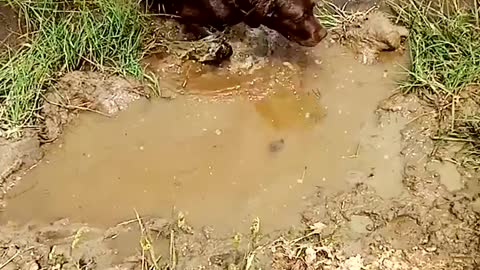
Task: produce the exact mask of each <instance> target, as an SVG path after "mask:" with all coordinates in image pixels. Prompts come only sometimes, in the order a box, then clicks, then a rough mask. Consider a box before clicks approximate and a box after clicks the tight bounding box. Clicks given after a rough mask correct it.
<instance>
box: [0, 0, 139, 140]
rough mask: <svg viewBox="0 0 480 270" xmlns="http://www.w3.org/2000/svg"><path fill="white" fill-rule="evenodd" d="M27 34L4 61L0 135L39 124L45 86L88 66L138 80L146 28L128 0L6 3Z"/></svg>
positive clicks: (0, 80) (0, 84)
mask: <svg viewBox="0 0 480 270" xmlns="http://www.w3.org/2000/svg"><path fill="white" fill-rule="evenodd" d="M6 2H7V3H8V4H9V5H10V6H12V7H13V8H14V9H15V10H17V11H18V12H19V17H20V20H21V23H22V25H23V26H24V27H23V28H24V29H25V30H26V31H25V32H26V34H25V35H24V36H23V37H22V41H24V43H23V45H22V46H21V47H20V48H15V49H12V50H9V51H7V52H4V53H3V54H2V55H1V57H0V65H1V66H0V131H2V130H3V132H4V134H7V135H8V134H9V133H12V132H16V131H19V130H21V128H22V127H25V126H29V125H32V124H35V121H36V118H37V117H36V114H37V111H38V108H39V106H40V103H41V94H42V92H43V91H44V89H45V87H46V86H48V84H49V83H50V82H52V80H54V79H55V78H56V77H57V75H58V74H61V73H64V72H68V71H72V70H77V69H80V68H82V67H85V66H89V67H91V68H94V69H97V70H101V71H108V72H111V73H116V74H122V75H125V76H133V77H136V78H140V77H142V75H143V70H142V67H141V66H140V59H141V58H142V42H143V41H144V39H145V36H146V34H147V32H148V29H149V27H148V24H147V23H146V21H145V20H144V18H143V15H142V13H141V12H140V10H139V9H138V7H137V4H136V1H129V0H89V1H87V0H73V1H67V0H8V1H6Z"/></svg>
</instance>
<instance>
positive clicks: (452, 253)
mask: <svg viewBox="0 0 480 270" xmlns="http://www.w3.org/2000/svg"><path fill="white" fill-rule="evenodd" d="M363 2H365V1H363ZM364 4H365V3H364ZM367 4H368V3H367ZM1 14H3V15H4V16H9V15H8V14H10V13H9V12H5V11H4V10H3V9H2V10H1ZM12 14H13V13H12ZM375 14H380V13H375ZM372 16H380V17H377V19H374V20H373V21H374V22H375V21H377V22H378V21H383V20H385V18H386V17H383V15H372ZM12 20H13V19H12ZM369 21H370V22H369V23H367V24H366V25H369V26H368V27H370V26H372V25H374V23H372V20H369ZM370 23H372V24H370ZM381 25H382V27H381V28H374V29H376V30H375V31H370V30H365V29H370V28H368V27H367V28H360V29H364V30H358V31H359V32H355V33H354V34H352V35H355V36H356V37H362V38H361V39H360V40H359V39H355V38H350V39H348V41H349V42H350V41H352V40H353V43H351V44H360V45H359V46H358V47H356V48H361V49H360V50H356V49H355V47H351V46H350V47H349V48H350V49H349V50H346V49H344V48H343V47H342V46H340V45H339V44H337V43H334V41H335V37H333V41H325V42H324V43H322V44H321V45H320V47H319V48H317V49H315V50H313V51H311V50H306V49H304V48H299V47H298V46H295V45H292V44H289V43H287V42H286V41H285V40H284V39H282V38H281V37H280V36H278V35H276V34H275V33H271V32H270V31H268V30H265V29H260V30H258V29H257V30H249V29H247V30H245V29H244V28H242V27H238V28H234V30H233V33H232V35H233V36H234V37H235V38H231V39H230V40H229V43H230V45H231V46H232V48H233V55H232V56H231V61H229V62H227V63H224V64H222V65H221V66H220V67H216V68H214V67H209V66H204V65H199V64H195V63H192V62H189V61H187V62H185V63H183V62H180V61H178V60H176V59H174V58H171V57H164V55H162V56H153V57H151V58H149V59H146V61H145V63H146V65H147V66H148V67H149V69H150V70H151V72H152V74H155V75H156V78H157V79H158V81H159V82H160V84H159V86H157V87H159V89H158V90H159V92H160V93H161V96H162V97H164V98H165V99H161V100H153V99H146V97H148V95H147V94H146V93H147V90H146V89H147V88H148V87H146V86H142V85H141V84H139V82H133V81H128V80H125V79H122V78H119V77H115V76H107V75H103V74H99V73H94V72H84V71H81V72H80V71H78V72H73V73H70V74H66V75H65V76H63V77H62V78H60V79H59V80H58V82H57V83H56V85H55V86H54V87H52V89H50V90H49V91H48V92H47V94H46V99H45V101H44V106H43V108H42V110H41V116H42V119H43V121H41V128H40V129H38V130H39V131H38V130H36V131H31V130H27V131H25V136H24V137H23V138H21V139H17V140H12V139H8V140H7V139H2V141H0V153H2V155H1V157H0V180H1V186H2V190H3V198H2V204H3V205H5V208H4V211H3V213H2V216H1V220H2V221H3V225H1V226H0V269H32V270H33V269H145V267H146V266H145V264H148V266H152V265H156V266H157V268H160V267H161V266H164V265H166V264H169V265H170V267H171V268H170V269H172V268H176V269H345V270H346V269H349V270H353V269H359V270H360V269H478V268H479V267H480V233H479V232H480V182H479V180H478V179H480V177H479V176H478V173H476V172H474V171H471V170H468V169H466V168H465V167H461V166H460V164H458V163H452V160H454V159H453V158H452V157H453V156H454V155H455V153H456V152H455V151H453V150H454V149H456V148H459V147H461V145H460V146H458V145H452V144H448V145H440V146H439V145H438V144H435V143H434V141H432V140H431V139H430V138H431V136H433V135H435V134H436V132H437V129H438V128H439V127H438V121H437V119H436V115H435V111H433V110H432V109H431V108H429V107H428V106H426V105H425V104H423V103H422V102H421V100H419V99H418V98H417V97H415V96H412V95H408V96H402V95H393V96H392V95H391V90H393V89H394V85H395V81H396V80H397V79H400V78H402V77H401V76H395V72H396V71H397V70H398V65H397V64H393V63H397V62H401V63H403V61H404V60H405V59H404V56H402V53H403V49H402V48H401V47H402V46H403V45H399V43H397V41H398V40H399V39H400V38H401V37H402V36H403V35H404V32H403V29H400V28H397V27H396V26H395V27H390V26H388V25H389V23H387V24H381ZM386 25H387V26H386ZM384 26H385V27H386V28H384ZM2 27H4V26H3V25H2V26H0V29H2ZM399 29H400V30H399ZM2 31H4V30H3V29H2ZM0 33H3V32H0ZM350 33H352V32H350ZM391 33H395V34H394V35H393V36H394V37H393V39H390V38H391V37H392V35H390V34H391ZM383 34H385V35H383ZM345 37H352V36H348V35H346V36H345ZM365 41H368V42H365ZM253 44H255V45H253ZM379 44H382V45H379ZM385 44H387V45H389V46H387V47H384V45H385ZM352 49H353V50H352ZM365 49H369V50H368V54H365ZM385 49H388V50H390V49H393V50H395V52H393V53H390V52H383V50H385ZM359 52H360V53H361V54H362V53H363V54H362V55H364V56H365V55H367V56H368V57H367V58H368V59H369V60H368V61H362V63H358V62H356V61H355V57H354V55H355V53H359ZM371 52H373V53H371ZM370 56H373V58H370ZM361 59H366V58H365V57H362V58H361ZM371 59H375V60H374V61H373V60H372V61H370V60H371ZM392 59H396V61H397V62H395V61H392ZM366 64H369V65H366ZM352 73H353V74H352ZM349 74H350V75H349ZM149 87H152V86H151V85H150V86H149ZM472 91H476V90H474V89H472ZM291 93H295V94H294V95H293V94H291ZM252 104H254V105H252ZM318 104H321V106H319V105H318ZM477 105H478V104H475V103H474V102H473V103H472V104H471V106H467V107H466V108H467V109H464V110H463V111H461V113H462V114H465V115H472V114H475V113H476V112H478V106H477ZM80 112H81V113H80ZM106 118H108V119H107V120H106ZM110 118H111V119H110ZM212 119H213V120H212ZM214 120H215V121H214ZM143 123H144V124H143ZM172 127H175V128H172ZM347 131H348V132H347ZM127 133H128V136H127ZM205 134H206V135H205ZM123 135H125V136H123ZM119 148H120V149H119ZM105 149H106V150H105ZM192 149H193V150H192ZM212 149H214V150H212ZM215 149H216V150H215ZM214 151H220V152H218V153H219V154H215V152H214ZM199 152H200V153H202V156H201V157H199V159H195V158H196V157H197V155H198V153H199ZM232 157H235V159H238V160H244V159H245V160H247V162H246V163H242V162H239V163H232V162H231V160H232ZM456 160H458V159H456ZM39 161H40V162H39ZM135 161H138V163H137V162H135ZM248 161H250V162H248ZM195 162H197V163H195ZM261 164H264V165H261ZM162 166H163V167H162ZM137 167H138V168H137ZM164 167H166V168H171V170H172V171H171V172H170V171H167V172H165V169H164ZM190 167H195V168H207V167H208V170H207V169H205V170H203V169H202V170H200V171H195V170H193V171H189V168H190ZM144 169H148V170H149V171H150V172H151V173H150V174H147V173H145V171H144ZM156 170H158V171H156ZM137 171H142V173H139V172H137ZM113 173H116V174H113ZM130 173H131V175H129V174H130ZM170 173H171V174H170ZM180 173H182V175H183V176H182V177H179V176H180ZM212 174H213V176H212ZM117 175H118V176H121V177H124V176H125V178H123V179H126V180H127V181H126V182H122V181H123V179H122V181H117V180H115V181H116V182H111V179H110V178H113V177H114V176H115V177H116V176H117ZM172 175H173V176H174V178H173V179H174V180H170V179H172V178H171V176H172ZM189 175H190V176H189ZM232 175H233V176H235V177H238V180H236V181H232V183H230V181H226V180H225V179H229V180H230V178H229V177H232ZM119 179H120V178H119ZM132 179H134V180H135V181H133V184H132ZM164 179H165V180H164ZM292 181H293V183H295V184H292ZM234 182H235V183H234ZM239 182H240V183H239ZM206 183H208V184H206ZM293 186H294V188H292V187H293ZM177 190H180V191H177ZM147 191H153V192H150V193H149V192H147ZM171 194H174V195H173V197H172V199H169V196H171ZM74 195H77V197H75V196H74ZM7 203H8V204H7ZM172 205H173V206H175V208H174V210H173V211H172V210H171V209H172V207H171V206H172ZM245 205H246V206H245ZM132 208H135V209H137V208H138V209H139V210H140V213H141V214H142V215H141V217H140V216H137V217H135V215H132V210H131V209H132ZM184 209H188V210H190V211H189V212H190V213H186V212H185V213H184V212H182V211H184ZM213 209H215V210H213ZM233 209H236V210H233ZM267 210H268V211H267ZM172 212H173V213H172ZM252 213H255V215H252ZM158 216H160V217H158ZM255 216H261V217H262V218H260V219H255V218H254V217H255ZM58 217H62V218H61V219H58ZM65 217H66V218H65ZM125 220H126V221H125ZM252 221H253V222H252ZM250 222H252V224H251V225H250ZM289 225H293V226H289ZM249 226H251V228H250V231H249V230H248V229H249V228H248V227H249ZM232 231H233V232H236V233H232ZM139 242H140V244H139Z"/></svg>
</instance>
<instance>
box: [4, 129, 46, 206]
mask: <svg viewBox="0 0 480 270" xmlns="http://www.w3.org/2000/svg"><path fill="white" fill-rule="evenodd" d="M0 153H1V155H0V186H1V187H2V195H1V196H2V197H3V195H4V194H5V192H7V190H8V189H10V188H11V187H12V185H13V183H14V182H15V180H17V179H16V178H20V175H19V172H20V171H24V170H26V169H28V168H30V167H32V166H33V165H35V164H36V163H37V162H38V161H39V160H40V159H41V158H42V157H43V151H42V150H41V149H40V141H39V140H38V139H37V138H36V137H34V136H31V137H25V138H23V139H19V140H5V139H1V138H0Z"/></svg>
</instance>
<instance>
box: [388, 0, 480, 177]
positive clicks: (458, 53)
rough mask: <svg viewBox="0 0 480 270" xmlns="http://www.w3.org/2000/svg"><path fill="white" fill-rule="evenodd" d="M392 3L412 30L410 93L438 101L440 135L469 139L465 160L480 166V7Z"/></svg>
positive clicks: (441, 1)
mask: <svg viewBox="0 0 480 270" xmlns="http://www.w3.org/2000/svg"><path fill="white" fill-rule="evenodd" d="M390 6H391V7H392V8H393V10H394V12H396V14H397V15H398V21H399V22H400V23H402V24H404V25H406V26H407V27H408V28H409V29H410V36H409V48H410V54H411V57H410V58H411V59H412V63H411V68H410V71H409V74H410V78H409V80H408V81H405V82H403V83H402V85H401V88H402V89H403V90H404V92H405V93H415V94H417V95H419V96H420V97H422V99H423V100H425V101H427V102H428V103H429V104H430V105H431V106H433V107H434V108H435V109H436V110H437V112H438V116H439V122H440V125H439V126H440V128H439V131H438V135H437V136H436V137H435V139H437V140H439V141H455V142H463V143H465V147H464V149H463V151H462V155H460V156H461V158H460V159H461V163H463V165H470V166H472V167H475V168H480V118H479V115H480V86H479V85H480V10H479V8H478V5H476V4H473V5H466V4H465V3H462V2H460V1H458V0H453V1H452V0H448V1H447V0H437V1H421V0H398V1H391V2H390Z"/></svg>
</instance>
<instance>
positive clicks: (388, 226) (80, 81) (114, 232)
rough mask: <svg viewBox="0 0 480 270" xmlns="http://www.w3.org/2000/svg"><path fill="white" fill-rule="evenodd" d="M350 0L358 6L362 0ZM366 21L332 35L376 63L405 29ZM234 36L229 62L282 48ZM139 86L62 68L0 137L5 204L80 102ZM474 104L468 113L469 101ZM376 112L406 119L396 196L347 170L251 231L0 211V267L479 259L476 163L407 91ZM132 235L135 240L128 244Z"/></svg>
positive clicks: (444, 263) (466, 264) (312, 265)
mask: <svg viewBox="0 0 480 270" xmlns="http://www.w3.org/2000/svg"><path fill="white" fill-rule="evenodd" d="M357 2H358V3H357V4H359V5H360V7H364V6H365V5H367V4H368V3H370V2H368V1H364V2H365V3H363V6H362V3H360V2H362V1H357ZM13 15H14V14H13V13H12V12H11V11H8V10H7V9H4V8H2V9H0V21H5V22H10V23H6V24H4V23H2V24H0V25H1V26H0V39H1V40H3V39H4V38H5V37H7V36H8V34H7V33H9V31H10V30H11V29H12V28H11V27H12V26H11V25H15V24H13V22H14V21H15V18H14V17H13ZM373 16H378V17H374V19H373V21H375V20H380V21H382V22H384V18H383V17H382V16H381V15H373ZM370 18H371V17H370ZM368 22H369V23H368V25H367V26H366V27H364V28H360V30H359V29H356V30H355V31H352V32H346V33H345V32H344V33H343V34H344V35H343V36H341V35H340V36H338V35H337V36H335V35H334V36H333V39H332V41H331V42H332V43H333V42H342V38H344V39H345V40H346V41H348V42H346V43H343V44H345V45H347V46H349V47H350V48H352V49H353V50H354V51H355V52H356V53H358V54H359V55H360V57H359V61H360V62H362V63H364V64H370V65H375V63H376V61H377V60H378V59H377V57H378V55H379V54H380V51H383V50H397V49H399V48H400V47H401V45H400V38H403V37H404V36H405V35H407V34H406V33H405V32H404V29H403V28H396V26H395V27H393V28H392V27H390V28H380V29H379V28H375V29H377V30H376V31H373V32H372V31H370V30H369V29H370V28H368V27H371V25H370V24H372V23H373V22H372V19H370V20H368ZM381 25H385V24H384V23H382V24H381ZM392 29H393V30H392ZM239 31H240V30H239ZM379 33H380V34H379ZM391 33H394V34H393V35H392V34H391ZM258 35H264V36H263V38H262V37H260V38H259V37H258ZM385 36H387V37H389V38H385ZM352 37H353V38H352ZM358 37H364V38H360V39H358ZM356 38H357V39H356ZM258 40H260V42H259V41H258ZM352 40H353V41H352ZM392 40H393V41H392ZM248 41H250V42H251V43H256V44H257V47H256V48H255V52H256V53H257V54H256V55H248V54H246V53H245V52H242V51H241V50H242V48H244V47H245V46H250V45H251V44H248ZM329 42H330V41H329ZM231 44H232V47H233V49H234V55H233V56H232V59H233V65H230V66H229V69H230V72H232V71H238V70H242V71H244V72H245V70H247V72H248V71H251V72H253V71H252V70H255V67H256V66H260V65H262V63H263V61H265V57H270V56H271V55H272V51H273V50H279V48H282V49H284V50H287V49H288V48H285V46H283V47H282V45H277V46H275V45H272V44H269V43H268V38H267V34H265V33H263V32H261V31H257V30H255V31H250V32H248V31H247V33H246V38H244V39H241V40H238V39H237V40H232V41H231ZM242 44H243V45H242ZM245 44H247V45H245ZM352 44H356V45H354V46H353V47H352V46H351V45H352ZM171 61H174V60H171ZM305 61H308V59H306V60H305ZM286 62H287V63H288V61H286ZM174 67H175V65H174V64H172V65H171V66H168V68H174ZM167 71H169V70H167ZM175 72H177V75H178V72H179V71H178V70H175ZM171 74H172V73H168V72H166V73H165V76H172V75H171ZM180 75H182V74H180ZM150 87H151V86H150ZM171 88H172V87H170V86H169V85H168V84H166V85H162V89H161V90H162V91H160V93H161V94H162V96H163V97H164V98H168V99H171V98H175V96H176V95H178V94H182V93H181V92H179V91H178V89H171ZM147 89H148V87H145V86H144V85H141V84H140V83H138V82H133V81H128V80H125V79H122V78H119V77H114V76H108V75H103V74H99V73H94V72H84V71H78V72H73V73H70V74H66V75H65V76H63V77H62V78H60V79H59V81H58V83H57V84H56V86H55V88H54V89H50V91H49V92H48V94H47V95H46V99H45V101H44V106H43V108H42V110H41V113H40V114H41V116H42V121H41V128H36V129H32V130H25V135H24V137H23V138H20V139H15V140H14V139H9V140H7V139H0V153H1V156H0V186H1V188H2V191H3V192H2V195H1V196H2V200H1V204H2V206H3V207H8V205H7V203H8V200H6V198H8V197H9V191H10V189H11V188H13V187H14V186H15V185H16V184H18V183H19V182H21V180H22V177H24V175H25V174H28V171H29V169H31V168H32V167H35V165H36V164H37V163H38V161H40V160H41V159H42V158H43V156H44V153H45V149H48V145H49V144H50V143H51V142H53V141H55V140H56V139H58V138H59V137H61V135H62V133H63V131H64V128H65V127H67V126H68V124H69V123H70V122H71V121H72V120H74V119H75V118H76V117H77V116H78V114H79V113H82V111H89V112H95V113H98V114H101V115H104V116H106V117H113V116H114V115H116V114H117V113H118V112H120V111H124V110H126V109H127V107H128V105H129V104H130V103H132V102H134V101H138V100H140V99H145V98H150V97H149V95H148V94H147V93H148V90H147ZM472 91H476V90H474V89H472ZM475 106H476V105H475V104H472V106H471V107H470V110H471V111H469V112H465V113H472V111H475V110H478V108H477V107H475ZM375 118H376V122H377V125H378V127H386V126H389V125H390V124H392V123H404V124H401V125H399V128H398V132H399V133H400V134H401V150H400V154H401V157H402V158H401V166H402V179H403V180H402V186H403V188H405V190H406V192H402V193H401V194H400V195H399V196H396V197H393V198H385V197H383V196H380V195H379V194H378V193H377V192H376V191H375V189H374V188H372V185H371V181H372V180H371V178H372V176H373V175H374V174H375V171H372V173H371V174H365V173H361V172H359V173H356V174H355V173H354V174H352V176H351V178H350V179H349V181H350V183H351V184H352V185H353V188H351V189H348V190H344V191H340V192H336V193H333V194H332V193H330V192H325V191H324V190H322V189H321V188H319V189H318V190H312V191H311V194H310V195H309V196H307V199H306V201H307V202H308V206H307V207H305V210H304V211H302V212H301V213H300V214H301V215H300V216H301V220H300V222H301V224H302V227H299V228H296V229H292V230H291V231H273V232H272V231H270V232H263V231H262V227H261V224H262V221H261V220H254V221H253V223H252V227H251V232H250V234H237V235H218V234H216V233H215V232H212V231H211V230H209V229H208V228H192V227H190V226H189V223H188V219H187V220H186V219H185V217H184V216H183V214H182V213H181V212H177V213H175V216H174V217H168V218H166V217H151V216H146V217H142V218H140V217H137V218H135V217H133V218H132V220H128V221H125V222H122V223H120V224H118V225H116V226H113V227H110V228H96V227H93V226H91V225H88V222H87V223H85V224H83V223H82V224H80V223H74V222H71V221H69V219H61V220H58V221H53V222H52V223H50V224H43V223H42V224H35V223H32V224H15V223H13V222H11V223H10V222H8V223H7V221H6V220H3V223H4V225H2V226H0V269H28V270H33V269H146V267H152V268H150V269H162V267H169V268H168V269H344V270H347V269H348V270H361V269H472V270H473V269H479V268H480V180H479V179H480V175H479V173H478V172H475V171H470V170H467V169H465V168H462V167H461V166H459V165H458V164H455V163H453V162H452V160H453V159H452V158H453V157H454V154H455V152H454V150H455V149H458V147H459V145H457V144H454V143H451V144H445V145H440V146H439V145H438V144H434V141H433V140H431V139H430V137H431V136H433V135H434V134H436V133H435V132H436V129H437V128H438V127H437V125H438V123H437V121H436V118H435V114H434V111H432V109H431V108H429V107H428V106H426V105H425V104H423V103H422V101H421V100H419V99H418V98H417V97H416V96H413V95H408V96H402V95H394V96H392V97H390V98H388V99H386V100H384V101H382V102H381V103H380V104H378V109H377V111H376V113H375ZM275 149H276V148H275ZM356 155H362V150H361V149H360V150H359V151H358V153H356ZM15 196H21V194H16V195H15ZM32 203H35V202H32ZM295 222H297V221H292V223H295ZM132 239H134V240H133V241H132ZM132 243H135V245H137V246H134V247H125V245H131V244H132ZM132 250H133V251H135V250H136V252H132ZM166 269H167V268H166Z"/></svg>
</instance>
